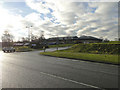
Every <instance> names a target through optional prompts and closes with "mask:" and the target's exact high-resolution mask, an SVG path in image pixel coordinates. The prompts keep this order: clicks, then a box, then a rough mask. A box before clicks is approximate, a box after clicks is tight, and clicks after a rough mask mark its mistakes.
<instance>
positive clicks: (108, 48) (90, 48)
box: [67, 43, 120, 54]
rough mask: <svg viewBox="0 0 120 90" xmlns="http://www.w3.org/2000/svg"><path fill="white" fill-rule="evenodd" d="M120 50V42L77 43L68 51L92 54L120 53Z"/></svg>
mask: <svg viewBox="0 0 120 90" xmlns="http://www.w3.org/2000/svg"><path fill="white" fill-rule="evenodd" d="M119 50H120V44H108V43H106V44H103V43H100V44H99V43H91V44H76V45H73V46H72V47H71V48H70V49H68V50H67V51H68V52H78V53H80V52H82V53H92V54H120V52H119Z"/></svg>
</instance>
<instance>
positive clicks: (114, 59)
mask: <svg viewBox="0 0 120 90" xmlns="http://www.w3.org/2000/svg"><path fill="white" fill-rule="evenodd" d="M40 54H42V55H49V56H55V57H63V58H71V59H82V60H87V61H88V60H89V61H95V62H103V63H111V64H120V62H119V61H118V57H119V56H118V55H107V54H90V53H73V52H59V51H55V52H41V53H40Z"/></svg>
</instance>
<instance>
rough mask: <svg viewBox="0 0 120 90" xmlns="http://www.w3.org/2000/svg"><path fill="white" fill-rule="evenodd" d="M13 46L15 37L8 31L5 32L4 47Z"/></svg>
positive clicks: (3, 37)
mask: <svg viewBox="0 0 120 90" xmlns="http://www.w3.org/2000/svg"><path fill="white" fill-rule="evenodd" d="M11 45H13V35H12V34H10V33H9V32H8V31H4V34H3V36H2V46H4V47H8V46H11Z"/></svg>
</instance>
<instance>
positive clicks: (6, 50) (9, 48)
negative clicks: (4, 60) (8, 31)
mask: <svg viewBox="0 0 120 90" xmlns="http://www.w3.org/2000/svg"><path fill="white" fill-rule="evenodd" d="M2 51H3V52H15V48H13V47H3V48H2Z"/></svg>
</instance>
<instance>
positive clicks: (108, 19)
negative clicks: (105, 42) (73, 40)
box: [0, 0, 118, 40]
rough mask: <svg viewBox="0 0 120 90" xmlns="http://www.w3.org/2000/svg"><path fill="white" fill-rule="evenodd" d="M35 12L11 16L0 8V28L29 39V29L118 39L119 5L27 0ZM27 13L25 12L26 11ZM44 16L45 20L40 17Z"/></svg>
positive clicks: (34, 32) (48, 32)
mask: <svg viewBox="0 0 120 90" xmlns="http://www.w3.org/2000/svg"><path fill="white" fill-rule="evenodd" d="M26 4H27V5H28V7H30V8H31V9H33V10H35V11H36V12H31V13H30V14H28V15H26V16H24V17H23V16H22V15H18V14H13V13H10V12H9V11H7V10H5V9H3V8H0V11H1V12H2V14H0V20H1V21H0V25H1V26H2V27H1V28H2V30H3V29H9V30H11V31H12V32H13V34H14V35H15V36H16V37H17V38H18V37H24V36H25V37H27V36H28V29H27V28H26V26H28V27H30V26H31V25H32V26H33V27H32V28H31V30H32V32H33V34H35V35H37V36H40V33H41V31H44V34H45V37H47V38H48V37H53V36H55V35H59V36H68V35H71V36H72V35H74V36H75V35H77V36H81V35H91V36H97V37H103V38H108V39H110V40H114V38H115V37H116V36H118V12H117V11H118V7H117V2H114V3H113V2H108V3H107V2H97V3H95V2H89V3H88V2H69V1H65V0H58V1H56V0H51V1H48V0H42V1H35V0H26ZM23 12H24V11H23ZM41 15H42V17H41Z"/></svg>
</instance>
